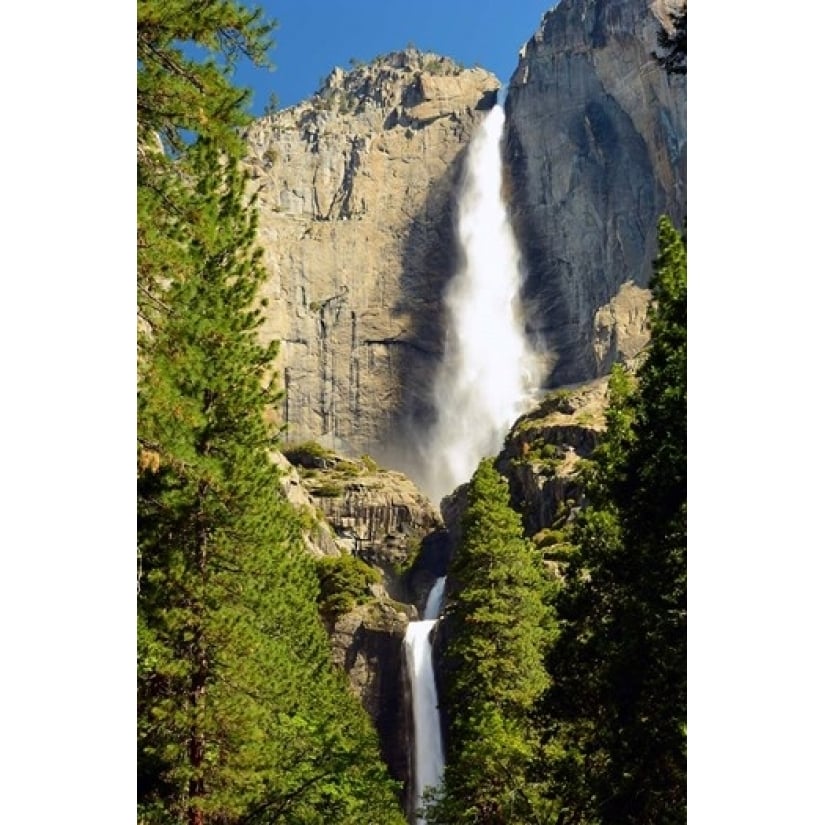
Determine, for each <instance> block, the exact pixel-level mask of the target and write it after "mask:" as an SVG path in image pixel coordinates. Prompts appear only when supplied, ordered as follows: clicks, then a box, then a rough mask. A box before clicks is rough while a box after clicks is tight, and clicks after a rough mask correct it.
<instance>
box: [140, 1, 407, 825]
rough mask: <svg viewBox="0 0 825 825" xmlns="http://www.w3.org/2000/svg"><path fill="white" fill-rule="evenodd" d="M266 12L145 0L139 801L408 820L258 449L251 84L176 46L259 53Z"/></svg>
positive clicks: (216, 812)
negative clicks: (244, 146) (247, 138)
mask: <svg viewBox="0 0 825 825" xmlns="http://www.w3.org/2000/svg"><path fill="white" fill-rule="evenodd" d="M269 28H270V27H269V26H268V25H265V24H263V23H261V22H260V14H259V13H258V12H247V11H245V10H244V9H242V8H241V7H240V6H238V5H236V4H235V3H233V2H230V1H229V0H224V2H217V1H213V0H207V2H197V3H195V2H181V0H177V1H176V0H172V2H163V3H158V2H156V0H141V2H139V4H138V54H139V67H138V121H139V125H138V288H139V294H140V298H139V301H138V309H139V318H140V329H141V336H140V339H139V342H140V350H139V362H138V366H139V369H138V390H139V392H138V422H137V424H138V483H137V494H138V543H139V548H138V550H139V554H140V560H141V566H140V572H139V579H138V587H139V592H138V603H137V612H138V633H137V648H138V650H137V652H138V672H137V688H138V708H137V729H138V730H137V734H138V735H137V739H138V822H139V823H141V825H154V823H163V824H164V825H167V824H171V823H183V822H186V823H189V825H240V823H248V824H249V825H256V823H279V822H284V823H285V822H289V823H307V824H309V823H312V825H321V824H322V823H347V825H362V823H376V825H378V824H380V825H384V823H386V824H387V825H402V823H403V821H404V820H403V816H402V815H401V813H400V810H399V807H398V804H397V798H396V797H397V790H398V789H397V788H396V787H395V785H394V783H392V782H391V781H390V780H389V778H388V776H387V773H386V768H385V766H384V765H383V764H382V763H381V761H380V757H379V752H378V746H377V741H376V736H375V732H374V730H373V729H372V727H371V724H370V723H369V720H368V718H367V716H366V714H365V713H364V711H363V710H362V708H361V707H360V706H359V704H358V702H357V700H356V699H355V697H354V696H353V695H352V693H351V692H350V690H349V689H348V687H347V686H346V684H345V682H344V678H343V676H342V675H341V674H339V673H338V672H336V671H335V670H334V669H333V668H332V665H331V662H330V656H329V650H328V641H327V638H326V636H325V634H324V632H323V628H322V625H321V622H320V618H319V615H318V610H317V598H318V579H317V576H316V574H315V569H314V565H313V562H312V561H311V560H310V559H309V558H307V557H306V555H305V553H304V551H303V544H302V541H301V537H300V520H299V516H298V514H297V513H296V512H295V511H294V510H293V509H292V508H291V507H290V506H289V505H288V503H287V502H286V500H285V499H284V498H283V496H282V494H281V493H280V490H279V485H278V477H277V471H276V469H275V467H274V465H273V464H272V463H271V462H270V459H269V455H270V452H271V451H272V449H273V448H274V447H275V445H276V433H275V431H274V430H273V428H272V427H271V426H270V425H268V424H267V419H266V411H267V409H268V408H269V406H270V405H271V404H272V402H273V401H274V400H275V398H276V397H277V389H276V387H275V386H274V384H273V383H272V360H273V357H274V355H275V352H276V348H275V346H274V345H270V346H262V345H261V344H260V343H259V340H258V327H259V326H260V323H261V314H260V304H259V303H258V302H257V300H256V295H257V294H258V291H259V288H260V286H261V284H262V281H263V278H264V275H265V273H264V270H263V268H262V266H261V264H260V254H261V253H260V251H259V250H257V249H256V248H255V245H254V241H255V211H254V200H252V201H250V200H249V199H248V198H247V196H246V194H245V193H246V184H247V181H246V177H245V175H244V174H243V173H242V171H241V168H240V163H239V155H240V141H239V140H238V138H237V134H236V127H237V126H238V125H239V124H240V123H241V122H242V121H243V119H244V115H243V113H242V108H241V107H242V105H243V101H244V100H245V93H243V92H240V91H238V90H234V89H232V88H231V85H230V84H229V82H228V80H227V75H226V73H225V71H224V70H223V69H219V68H218V67H217V64H215V63H214V62H211V63H210V62H209V61H206V62H205V63H204V64H197V63H196V62H195V61H192V60H186V59H184V58H183V56H182V52H181V50H180V48H179V44H180V42H181V41H188V42H190V43H192V42H194V43H198V44H201V45H203V46H205V47H207V48H209V49H212V50H213V51H219V52H222V53H223V54H224V55H225V56H226V57H227V59H229V60H231V59H232V58H233V57H234V56H236V55H237V54H239V53H247V54H249V55H250V56H260V55H261V54H262V53H263V51H262V50H263V49H264V45H263V40H262V38H263V36H264V34H265V33H266V32H267V31H268V30H269ZM187 133H188V137H187V139H184V138H185V137H186V135H187Z"/></svg>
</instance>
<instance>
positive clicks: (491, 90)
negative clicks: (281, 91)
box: [246, 49, 500, 458]
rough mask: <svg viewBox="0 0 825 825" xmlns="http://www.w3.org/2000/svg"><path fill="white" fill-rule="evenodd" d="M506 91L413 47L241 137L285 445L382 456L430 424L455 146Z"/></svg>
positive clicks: (348, 75) (330, 82)
mask: <svg viewBox="0 0 825 825" xmlns="http://www.w3.org/2000/svg"><path fill="white" fill-rule="evenodd" d="M499 86H500V83H499V81H498V80H497V79H496V78H495V77H494V76H493V75H491V74H490V73H488V72H486V71H484V70H482V69H478V68H474V69H464V68H461V67H460V66H458V65H457V64H455V63H454V62H452V61H450V60H448V59H446V58H442V57H438V56H437V55H434V54H427V53H422V52H419V51H416V50H412V49H408V50H406V51H403V52H394V53H391V54H388V55H385V56H383V57H380V58H377V59H376V60H375V61H373V62H372V63H370V64H368V65H361V66H357V67H355V68H353V69H352V70H351V71H349V72H344V71H343V70H341V69H335V70H334V71H333V72H332V73H331V74H330V75H329V77H328V78H327V79H326V81H325V83H324V85H323V87H322V88H321V89H320V90H319V92H318V93H317V94H316V95H315V96H314V97H313V98H312V99H311V100H309V101H307V102H305V103H302V104H299V105H297V106H294V107H292V108H290V109H286V110H284V111H281V112H278V113H277V114H274V115H271V116H269V117H265V118H263V119H261V120H259V121H257V122H256V123H255V124H253V125H252V127H251V128H250V129H249V130H248V132H247V135H246V138H247V143H248V147H249V152H248V165H249V168H250V171H251V174H252V185H253V187H254V188H255V189H256V190H257V192H258V197H259V211H260V224H259V238H260V242H261V245H262V246H263V249H264V263H265V265H266V267H267V269H268V271H269V273H270V276H269V280H268V282H267V283H266V286H265V289H264V294H265V296H266V297H267V299H268V300H269V309H268V315H267V320H266V324H265V326H264V327H263V329H262V334H263V336H264V338H265V339H267V340H271V339H277V340H279V341H281V351H280V356H279V363H278V369H279V370H280V372H281V376H282V381H283V384H284V387H285V397H284V403H283V408H282V411H281V414H282V418H283V422H284V423H285V424H286V426H287V438H288V439H289V440H291V441H303V440H306V439H309V438H312V439H314V440H317V441H319V442H320V443H321V444H323V445H324V446H327V447H331V448H334V449H336V450H339V451H343V452H346V453H348V454H349V455H354V456H357V455H360V454H361V453H363V452H369V453H371V454H373V455H376V456H377V457H378V458H383V457H385V456H386V455H387V454H388V453H389V452H391V448H392V442H393V441H394V440H395V439H397V438H398V434H399V426H400V425H402V424H404V423H406V422H410V421H415V420H421V419H426V418H427V417H428V415H429V414H430V412H431V410H430V398H429V394H430V384H431V378H432V375H433V372H434V368H435V365H436V363H437V361H438V359H439V358H440V356H441V353H442V349H443V329H442V308H441V302H440V298H441V293H442V291H443V287H444V284H445V282H446V281H447V280H448V278H449V277H450V275H451V274H452V271H453V261H454V255H455V250H454V242H453V221H452V209H453V205H454V204H453V198H452V195H453V190H454V187H455V182H456V179H457V177H458V175H459V174H460V171H461V170H460V166H461V157H462V149H463V148H464V147H465V146H466V145H467V143H468V142H469V140H470V138H471V137H472V134H473V132H474V131H475V129H476V126H477V125H478V123H479V122H480V120H481V119H482V118H483V116H484V114H485V112H486V110H488V109H490V108H491V107H492V106H493V105H494V103H495V100H496V93H497V90H498V88H499Z"/></svg>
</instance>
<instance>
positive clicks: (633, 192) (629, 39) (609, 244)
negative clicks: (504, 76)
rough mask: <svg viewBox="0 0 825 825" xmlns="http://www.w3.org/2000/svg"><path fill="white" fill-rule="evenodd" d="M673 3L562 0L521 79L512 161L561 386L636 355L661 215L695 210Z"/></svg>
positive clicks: (532, 47)
mask: <svg viewBox="0 0 825 825" xmlns="http://www.w3.org/2000/svg"><path fill="white" fill-rule="evenodd" d="M668 1H669V0H655V2H654V3H652V4H651V3H650V2H649V0H561V2H560V3H559V4H558V5H557V6H556V7H555V8H554V9H553V10H552V11H549V12H547V13H546V14H545V16H544V18H543V20H542V22H541V25H540V27H539V29H538V31H537V32H536V33H535V34H534V35H533V37H532V38H530V40H529V41H528V42H527V43H526V44H525V46H524V47H523V49H522V51H521V54H520V58H519V64H518V68H517V69H516V71H515V73H514V74H513V77H512V79H511V81H510V86H509V91H508V96H507V102H506V111H507V138H506V140H507V148H506V155H507V163H508V165H509V167H510V171H511V175H512V187H511V205H512V212H513V222H514V225H515V229H516V234H517V236H518V238H519V241H520V245H521V249H522V254H523V255H524V259H525V263H526V266H527V270H528V279H527V283H526V287H525V291H526V299H527V304H528V307H529V316H530V317H529V324H530V327H531V330H532V332H533V333H534V335H535V336H536V338H537V340H539V341H540V342H541V344H542V346H544V347H545V348H547V349H548V350H550V351H551V352H552V353H553V355H554V358H555V365H554V368H553V370H552V373H551V375H550V376H549V378H548V381H547V383H548V385H550V386H556V385H561V384H567V383H574V382H577V381H582V380H585V379H588V378H593V377H595V376H597V375H603V374H605V373H606V372H607V371H608V370H609V368H610V365H611V363H613V362H614V361H617V360H625V359H626V358H628V357H632V356H633V355H635V354H636V353H637V352H638V350H639V347H640V346H641V345H643V343H644V340H645V338H646V334H645V332H644V328H643V325H642V321H643V316H644V306H645V304H646V302H647V301H648V300H649V294H648V293H647V291H646V290H644V289H643V288H644V287H645V286H647V283H648V281H649V279H650V275H651V271H652V268H651V262H652V260H653V258H654V257H655V255H656V219H657V218H658V217H659V215H661V214H668V215H669V216H670V217H671V219H672V220H673V221H674V223H675V224H676V225H680V224H681V223H682V222H683V221H684V219H685V216H686V164H687V136H686V80H685V76H684V75H682V76H679V75H668V74H667V73H666V72H665V71H664V70H663V69H662V68H661V67H660V66H659V65H658V64H657V62H656V59H655V57H654V54H653V53H654V52H655V51H656V48H657V34H658V32H659V30H660V28H661V27H662V25H663V21H666V17H665V16H664V14H663V11H664V9H665V7H666V5H667V2H668Z"/></svg>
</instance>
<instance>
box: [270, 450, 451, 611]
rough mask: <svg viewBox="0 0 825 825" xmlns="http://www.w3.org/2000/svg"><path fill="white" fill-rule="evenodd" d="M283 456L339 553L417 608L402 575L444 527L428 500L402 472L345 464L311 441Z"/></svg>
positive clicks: (362, 462) (368, 463) (364, 461)
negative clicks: (374, 574)
mask: <svg viewBox="0 0 825 825" xmlns="http://www.w3.org/2000/svg"><path fill="white" fill-rule="evenodd" d="M285 451H286V455H287V457H288V458H289V460H290V461H291V462H292V464H293V465H294V468H293V471H294V473H295V475H296V476H297V477H298V479H299V481H300V488H301V490H302V491H303V493H302V495H304V496H306V497H307V499H308V502H309V503H310V504H311V506H312V508H313V509H314V511H315V512H317V513H318V514H319V515H320V516H321V517H322V518H321V521H322V522H323V524H324V525H329V527H331V528H332V531H333V532H334V535H335V542H336V545H337V546H338V547H339V548H340V550H341V551H343V552H345V553H349V554H350V555H353V556H356V557H357V558H359V559H361V560H362V561H364V562H366V563H367V564H369V565H371V566H373V567H375V568H376V569H378V570H379V571H380V572H381V574H382V588H383V590H384V592H386V593H387V594H389V595H390V596H391V597H392V598H393V599H398V600H400V601H403V602H409V603H417V601H418V594H417V591H416V590H414V591H412V592H410V590H409V589H408V588H407V586H406V573H407V572H408V571H409V570H410V568H411V566H412V564H413V562H414V561H415V559H416V557H417V556H418V555H422V554H424V553H423V551H424V547H425V546H426V547H427V548H429V547H431V546H432V545H433V540H431V539H428V538H427V537H428V536H429V534H431V533H433V532H436V533H438V532H439V531H440V530H441V529H442V528H443V526H444V524H443V521H442V519H441V516H440V514H439V513H438V511H437V510H436V509H435V507H433V505H432V503H431V502H430V500H429V499H428V498H427V497H426V496H425V495H424V494H423V493H422V492H421V491H420V490H419V489H418V488H417V487H416V486H415V484H414V483H413V482H412V481H410V479H409V478H407V476H405V475H404V474H403V473H400V472H397V471H395V470H387V469H384V468H383V467H380V466H379V465H378V464H377V463H376V462H375V461H373V460H372V459H371V458H370V457H369V456H363V457H362V458H360V459H347V458H344V457H343V456H341V455H338V454H336V453H333V452H332V451H331V450H326V449H325V448H322V447H321V446H320V445H318V444H316V443H313V442H309V443H306V444H302V445H297V446H295V447H292V448H290V447H286V448H285ZM296 500H297V499H296ZM304 506H305V505H304ZM430 554H431V553H430ZM424 555H426V554H424ZM436 564H437V563H436ZM428 566H429V567H433V563H432V562H431V563H430V564H429V565H428ZM438 575H441V573H439V574H438Z"/></svg>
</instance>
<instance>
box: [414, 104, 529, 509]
mask: <svg viewBox="0 0 825 825" xmlns="http://www.w3.org/2000/svg"><path fill="white" fill-rule="evenodd" d="M503 129H504V111H503V110H502V108H501V106H495V107H493V109H491V111H490V113H489V114H488V115H487V117H486V118H485V119H484V122H483V123H482V125H481V128H480V129H479V131H478V132H477V133H476V135H475V136H474V137H473V140H472V142H471V143H470V146H469V148H468V152H467V159H466V162H465V170H464V179H463V181H462V185H461V190H460V193H459V203H458V236H459V242H460V246H461V257H462V265H461V267H460V269H459V270H458V272H456V274H455V276H454V277H453V279H452V281H451V282H450V284H449V287H448V289H447V292H446V295H445V304H446V310H447V340H446V345H445V353H444V360H443V361H442V363H441V364H440V366H439V369H438V372H437V374H436V378H435V385H434V400H435V406H436V410H437V418H436V422H435V424H434V427H433V429H432V431H431V432H430V434H429V437H428V438H426V439H425V441H424V445H423V446H424V451H425V453H424V454H425V462H426V465H425V466H426V467H427V469H426V478H425V480H424V487H425V489H426V491H427V493H428V494H429V495H430V497H431V498H432V499H433V500H434V501H439V500H440V499H441V498H442V496H444V495H446V494H447V493H449V492H451V491H452V490H453V489H454V488H455V487H457V486H458V485H459V484H463V483H464V482H465V481H469V479H470V477H471V476H472V474H473V472H474V471H475V469H476V467H477V466H478V462H479V461H480V459H481V458H483V457H484V456H485V455H491V454H494V453H497V452H498V451H499V450H500V449H501V446H502V444H503V440H504V436H505V435H506V433H507V430H508V429H509V428H510V426H511V425H512V424H513V422H514V421H515V419H516V418H517V417H518V416H519V415H520V414H521V413H522V412H524V409H525V406H526V402H527V400H528V398H529V397H530V395H531V393H532V391H533V390H534V389H535V387H536V385H537V382H538V377H539V359H538V357H537V355H536V354H535V353H534V352H533V350H532V349H531V348H530V346H529V344H528V342H527V339H526V337H525V334H524V321H523V317H522V311H521V304H520V301H519V291H520V288H521V282H522V274H521V265H520V256H519V251H518V246H517V245H516V240H515V237H514V235H513V230H512V228H511V226H510V221H509V218H508V215H507V207H506V205H505V203H504V200H503V198H502V163H501V139H502V134H503Z"/></svg>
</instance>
